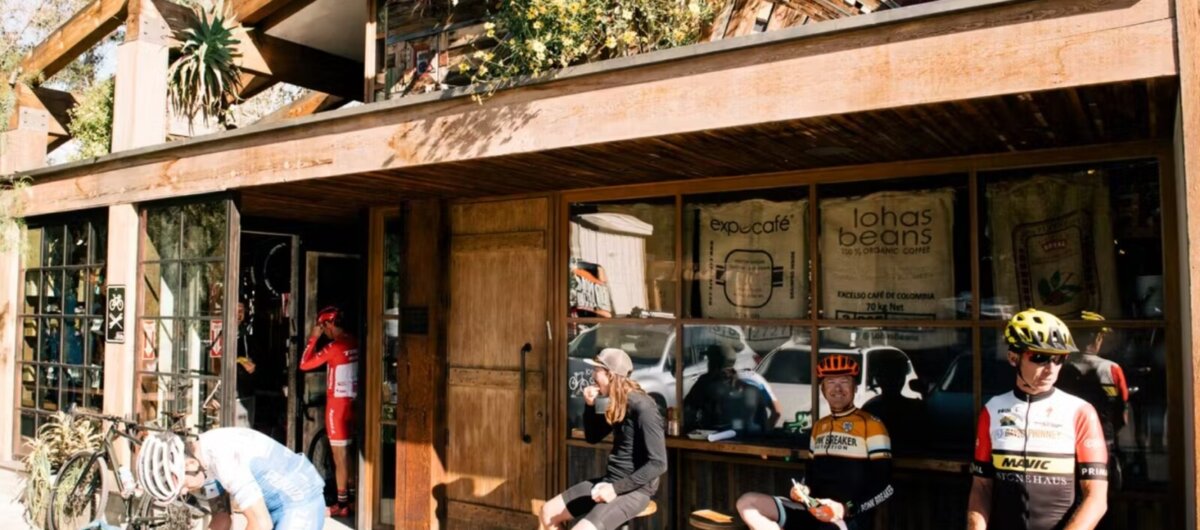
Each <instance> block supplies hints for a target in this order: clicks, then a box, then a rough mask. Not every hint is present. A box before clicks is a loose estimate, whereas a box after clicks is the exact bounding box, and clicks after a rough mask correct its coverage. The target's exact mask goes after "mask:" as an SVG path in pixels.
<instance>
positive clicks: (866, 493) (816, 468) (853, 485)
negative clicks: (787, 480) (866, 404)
mask: <svg viewBox="0 0 1200 530" xmlns="http://www.w3.org/2000/svg"><path fill="white" fill-rule="evenodd" d="M809 451H810V452H811V453H812V461H811V462H810V463H809V464H808V472H807V473H806V477H805V478H806V480H807V482H808V486H809V488H811V494H812V496H813V497H814V498H828V499H832V500H834V501H837V502H840V503H842V504H843V505H844V506H845V508H846V514H845V516H844V518H845V521H846V526H847V527H848V528H851V529H863V528H869V527H870V525H871V517H869V516H863V514H865V513H867V512H869V511H871V510H872V509H874V508H875V507H877V506H879V505H880V504H881V503H883V501H886V500H887V499H888V498H889V497H891V496H892V491H893V490H892V486H891V483H890V482H891V475H892V442H891V439H890V438H889V437H888V432H887V428H886V427H884V425H883V422H881V421H879V418H876V417H875V416H872V415H871V414H868V413H866V412H863V411H861V410H859V409H857V408H854V409H850V410H849V411H846V412H842V413H834V414H830V415H828V416H825V417H824V418H821V419H820V420H817V424H816V425H814V426H813V429H812V438H811V439H810V441H809ZM775 504H776V508H777V509H778V510H779V518H780V519H779V526H780V527H781V528H784V529H787V530H792V529H797V530H799V529H809V528H835V527H836V526H835V525H831V524H823V523H819V522H817V520H816V519H814V518H813V517H812V516H811V515H810V514H809V513H808V509H807V507H806V506H802V505H800V504H798V503H795V502H793V501H792V500H791V499H789V498H787V497H776V498H775Z"/></svg>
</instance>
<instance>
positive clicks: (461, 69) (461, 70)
mask: <svg viewBox="0 0 1200 530" xmlns="http://www.w3.org/2000/svg"><path fill="white" fill-rule="evenodd" d="M470 69H471V65H469V64H467V63H458V73H460V74H465V73H467V70H470Z"/></svg>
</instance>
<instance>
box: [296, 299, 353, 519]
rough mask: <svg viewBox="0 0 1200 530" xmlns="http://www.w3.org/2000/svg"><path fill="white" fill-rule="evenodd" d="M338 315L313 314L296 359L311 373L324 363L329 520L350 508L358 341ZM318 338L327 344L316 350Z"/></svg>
mask: <svg viewBox="0 0 1200 530" xmlns="http://www.w3.org/2000/svg"><path fill="white" fill-rule="evenodd" d="M343 326H345V322H344V321H343V315H342V312H341V311H340V310H339V309H338V308H337V307H334V306H329V307H326V308H325V309H322V310H321V311H320V312H319V313H317V322H316V325H314V326H313V328H312V331H311V332H309V334H308V346H306V347H305V348H304V355H303V356H302V357H301V358H300V369H301V370H304V371H311V370H316V369H317V368H320V367H321V366H323V365H325V364H328V365H329V369H328V377H327V378H326V384H325V430H326V432H327V433H328V435H329V446H330V448H331V449H332V451H331V452H332V453H333V467H334V479H335V480H336V482H337V502H336V503H335V504H334V505H333V506H330V507H329V515H330V516H331V517H349V516H350V514H351V513H353V511H354V510H353V505H352V504H351V500H350V492H349V490H348V486H349V482H350V457H349V453H350V451H349V448H348V446H349V445H350V441H351V440H352V439H353V438H354V399H355V398H356V397H357V396H358V340H357V339H355V338H354V336H353V335H351V334H350V333H348V332H347V331H346V330H345V328H344V327H343ZM322 336H325V337H328V338H329V339H331V342H329V343H328V344H326V345H325V346H324V347H322V348H320V349H318V348H317V344H318V341H319V340H320V339H321V337H322Z"/></svg>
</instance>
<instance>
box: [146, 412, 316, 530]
mask: <svg viewBox="0 0 1200 530" xmlns="http://www.w3.org/2000/svg"><path fill="white" fill-rule="evenodd" d="M137 476H138V482H139V483H140V484H141V486H142V489H143V490H145V492H146V493H148V494H150V496H152V497H154V498H155V499H156V500H157V501H159V502H163V503H166V502H171V501H174V500H176V499H178V498H179V497H180V496H181V495H182V494H183V493H185V492H187V493H191V494H193V495H195V496H196V497H197V498H199V499H202V500H205V501H207V503H208V506H209V508H210V509H211V510H212V519H211V523H210V524H209V528H211V529H215V530H226V529H228V528H230V527H231V526H232V517H231V516H230V514H231V512H232V511H233V509H234V508H236V509H237V510H239V511H241V512H242V513H243V514H244V515H245V516H246V521H247V524H246V528H247V529H248V530H264V529H267V530H269V529H272V528H279V529H287V530H320V529H321V528H323V527H324V526H325V499H324V498H323V492H324V480H323V479H322V478H321V476H320V475H319V474H317V470H316V468H314V467H313V465H312V464H311V463H310V462H309V461H308V459H306V458H304V456H303V455H299V454H296V453H293V452H291V451H289V450H288V449H287V448H286V447H284V446H283V445H281V444H280V443H279V442H276V441H275V440H274V439H273V438H271V437H269V436H267V435H265V434H262V433H260V432H258V431H255V430H253V429H247V428H244V427H226V428H222V429H213V430H211V431H208V432H205V433H204V434H201V435H200V436H199V438H198V439H196V440H192V441H190V442H185V441H184V440H183V439H182V438H180V437H179V436H178V435H176V434H171V433H159V434H155V435H152V436H150V437H148V438H147V439H146V441H145V442H143V444H142V446H141V448H140V449H139V451H138V458H137ZM231 502H232V506H231Z"/></svg>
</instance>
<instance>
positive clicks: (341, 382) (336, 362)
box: [300, 334, 358, 400]
mask: <svg viewBox="0 0 1200 530" xmlns="http://www.w3.org/2000/svg"><path fill="white" fill-rule="evenodd" d="M325 364H328V365H329V375H328V377H327V378H326V383H325V394H326V397H327V398H328V399H330V400H335V399H346V400H350V399H354V398H355V397H357V396H358V341H357V340H355V338H354V337H352V336H350V335H348V334H343V335H342V336H340V337H338V338H336V339H334V340H333V342H330V343H329V344H326V345H325V347H324V348H321V349H320V350H319V351H318V350H317V338H310V339H308V346H307V347H305V348H304V355H303V356H302V357H301V358H300V369H301V370H304V371H309V370H316V369H317V368H320V367H321V366H322V365H325Z"/></svg>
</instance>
